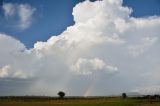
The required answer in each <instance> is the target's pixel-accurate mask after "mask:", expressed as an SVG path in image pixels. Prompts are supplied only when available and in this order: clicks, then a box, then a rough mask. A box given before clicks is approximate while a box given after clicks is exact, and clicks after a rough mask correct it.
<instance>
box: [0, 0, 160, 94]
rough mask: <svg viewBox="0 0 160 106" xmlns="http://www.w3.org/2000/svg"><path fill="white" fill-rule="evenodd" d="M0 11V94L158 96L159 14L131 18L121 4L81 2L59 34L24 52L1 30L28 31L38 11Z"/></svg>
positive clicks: (19, 7)
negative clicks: (125, 93)
mask: <svg viewBox="0 0 160 106" xmlns="http://www.w3.org/2000/svg"><path fill="white" fill-rule="evenodd" d="M158 3H159V2H158ZM0 4H1V3H0ZM144 4H145V3H144ZM42 7H43V6H42ZM57 11H58V10H57ZM159 11H160V8H159ZM1 12H3V16H2V14H1V17H0V19H1V22H2V20H5V21H3V22H2V24H1V25H0V26H1V27H2V28H1V29H3V31H1V32H0V95H49V96H56V95H57V92H58V91H60V90H62V91H64V92H66V94H67V95H68V96H104V95H112V94H115V95H116V94H121V93H122V92H139V93H141V94H155V93H160V77H159V75H160V56H159V54H160V30H159V28H160V16H159V15H158V14H157V15H156V14H154V15H150V16H147V15H144V16H143V17H142V16H141V17H138V16H137V17H134V16H133V14H132V13H134V10H133V9H132V8H131V7H128V6H127V5H125V6H124V5H123V1H122V0H102V1H94V2H91V1H89V0H86V1H84V2H80V3H77V4H75V6H74V8H73V11H72V15H73V22H70V25H69V26H68V27H67V28H66V29H64V30H63V31H62V33H60V34H58V35H52V36H50V37H49V38H48V40H47V41H45V38H44V41H39V40H37V41H36V43H34V45H32V46H33V47H31V46H29V47H27V46H26V45H25V44H24V42H23V40H19V39H17V38H16V35H15V36H13V35H14V34H15V33H13V34H11V32H13V31H9V34H8V32H7V29H5V28H10V29H12V30H14V31H18V32H19V34H20V32H25V31H27V30H29V28H30V27H32V25H33V24H34V22H35V20H36V19H35V18H36V16H37V14H40V13H37V12H38V9H37V8H36V7H34V6H32V5H30V4H27V3H9V2H5V1H4V2H3V5H1ZM41 15H43V14H41ZM38 17H41V16H40V15H39V16H38ZM47 17H48V18H49V16H47ZM49 19H50V18H49ZM53 20H56V19H53ZM49 21H52V19H50V20H49ZM4 22H6V23H7V26H6V24H5V23H4ZM37 22H38V21H37ZM47 22H48V21H47ZM8 23H9V24H8ZM66 25H68V24H66ZM48 27H50V26H48ZM62 29H63V28H62ZM38 30H39V29H37V31H38ZM40 30H43V29H40ZM44 30H45V29H44ZM46 30H47V28H46ZM26 36H27V35H26ZM32 36H37V35H32ZM46 36H48V35H46ZM23 37H24V36H22V38H23ZM24 38H25V37H24ZM31 39H32V38H31Z"/></svg>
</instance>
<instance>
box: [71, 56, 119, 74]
mask: <svg viewBox="0 0 160 106" xmlns="http://www.w3.org/2000/svg"><path fill="white" fill-rule="evenodd" d="M71 69H72V70H73V71H75V72H77V73H78V74H83V75H90V74H93V73H94V72H97V71H108V72H109V73H114V72H115V71H117V70H118V69H117V68H116V67H113V66H111V65H108V64H106V63H105V62H104V61H103V60H100V59H98V58H94V59H85V58H79V59H78V60H77V62H76V63H75V64H74V65H73V66H72V67H71Z"/></svg>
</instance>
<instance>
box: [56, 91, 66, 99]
mask: <svg viewBox="0 0 160 106" xmlns="http://www.w3.org/2000/svg"><path fill="white" fill-rule="evenodd" d="M57 95H59V97H60V98H64V96H65V93H64V92H63V91H59V92H58V94H57Z"/></svg>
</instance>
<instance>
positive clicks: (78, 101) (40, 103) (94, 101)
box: [0, 97, 160, 106]
mask: <svg viewBox="0 0 160 106" xmlns="http://www.w3.org/2000/svg"><path fill="white" fill-rule="evenodd" d="M0 106H160V102H159V101H152V102H151V101H148V100H138V99H133V98H127V99H122V98H120V97H110V98H109V97H99V98H64V99H58V98H32V97H29V98H26V97H11V98H7V97H5V98H0Z"/></svg>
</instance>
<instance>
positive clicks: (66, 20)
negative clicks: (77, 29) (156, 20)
mask: <svg viewBox="0 0 160 106" xmlns="http://www.w3.org/2000/svg"><path fill="white" fill-rule="evenodd" d="M80 1H83V0H38V1H36V0H12V1H11V0H3V2H4V3H17V4H29V5H31V6H32V7H35V8H36V11H35V13H34V16H33V20H32V23H31V25H30V27H29V28H27V29H25V30H19V29H16V28H13V27H10V25H11V24H13V22H6V23H7V24H6V23H4V22H3V21H4V13H3V12H2V8H1V13H0V23H1V24H0V32H3V33H6V34H9V35H11V36H13V37H15V38H16V39H18V40H20V41H21V42H22V43H24V44H25V46H26V47H27V48H31V47H33V45H34V43H35V42H37V41H46V40H47V39H48V38H49V37H51V36H52V35H58V34H60V33H61V32H63V31H64V30H65V29H66V28H67V26H70V25H73V24H74V21H73V16H72V9H73V7H74V6H75V5H76V4H77V3H78V2H80ZM1 4H2V0H1ZM124 5H125V6H129V7H131V8H132V9H133V10H134V12H133V13H132V16H133V17H146V16H154V15H160V1H159V0H124ZM5 21H6V20H5ZM12 21H14V20H12Z"/></svg>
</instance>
